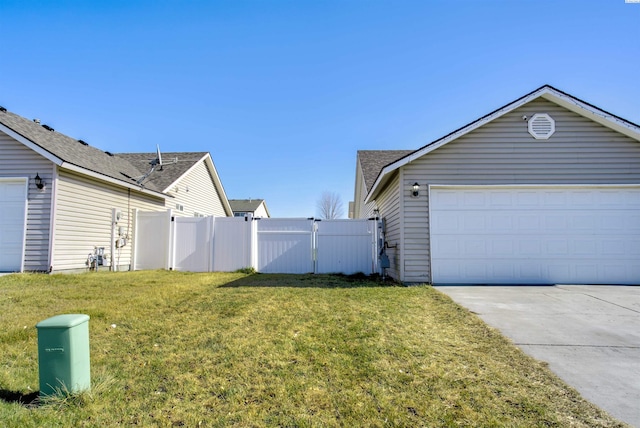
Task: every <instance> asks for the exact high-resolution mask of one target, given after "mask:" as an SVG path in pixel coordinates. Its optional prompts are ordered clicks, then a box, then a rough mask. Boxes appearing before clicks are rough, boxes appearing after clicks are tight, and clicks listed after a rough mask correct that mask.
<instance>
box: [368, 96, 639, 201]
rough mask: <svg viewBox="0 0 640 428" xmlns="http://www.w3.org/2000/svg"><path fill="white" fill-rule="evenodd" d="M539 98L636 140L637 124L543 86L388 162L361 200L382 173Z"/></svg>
mask: <svg viewBox="0 0 640 428" xmlns="http://www.w3.org/2000/svg"><path fill="white" fill-rule="evenodd" d="M540 97H541V98H544V99H545V100H547V101H551V102H553V103H555V104H558V105H560V106H561V107H564V108H566V109H568V110H570V111H573V112H574V113H577V114H579V115H581V116H584V117H587V118H589V119H591V120H593V121H595V122H597V123H599V124H601V125H603V126H606V127H608V128H611V129H613V130H614V131H618V132H620V133H622V134H624V135H626V136H628V137H630V138H633V139H634V140H637V141H640V127H639V126H637V125H634V124H632V123H630V122H627V121H625V120H623V119H619V118H617V117H614V116H613V115H611V114H609V113H607V112H605V111H604V110H601V109H599V108H597V107H593V106H590V105H588V104H586V103H584V102H582V101H580V100H577V99H576V98H574V97H572V96H570V95H566V94H563V93H561V92H559V91H558V90H556V89H554V88H552V87H550V86H548V85H546V86H543V87H542V88H540V89H538V90H536V91H534V92H532V93H531V94H529V95H527V96H524V97H522V98H520V99H518V100H516V101H513V102H512V103H510V104H507V105H506V106H504V107H502V108H501V109H499V110H496V111H494V112H493V113H491V114H489V115H487V116H484V117H483V118H481V119H478V120H476V121H475V122H472V123H470V124H468V125H467V126H465V127H463V128H460V129H459V130H458V131H455V132H453V133H451V134H449V135H447V136H445V137H443V138H441V139H439V140H436V141H434V142H432V143H430V144H428V145H426V146H424V147H423V148H421V149H418V150H416V151H415V152H413V153H411V154H410V155H409V156H407V157H404V158H402V159H400V160H398V161H396V162H394V163H392V164H391V165H388V166H387V167H385V168H384V169H383V170H382V171H380V174H379V175H378V178H377V179H376V182H375V183H374V184H373V186H372V187H371V190H369V193H368V194H367V196H366V198H365V203H369V202H370V201H371V199H373V198H374V197H375V196H376V195H377V194H378V193H379V191H380V189H378V187H379V186H380V185H381V183H382V182H384V181H386V176H387V175H388V174H390V173H391V172H393V171H395V170H396V169H398V168H400V167H402V166H404V165H406V164H408V163H410V162H413V161H414V160H416V159H418V158H420V157H422V156H424V155H426V154H428V153H430V152H432V151H434V150H436V149H438V148H440V147H442V146H444V145H445V144H447V143H449V142H451V141H453V140H456V139H458V138H459V137H461V136H463V135H465V134H468V133H469V132H471V131H474V130H475V129H477V128H479V127H481V126H483V125H485V124H486V123H489V122H491V121H493V120H495V119H497V118H499V117H501V116H503V115H505V114H507V113H509V112H511V111H513V110H515V109H517V108H519V107H521V106H523V105H525V104H527V103H529V102H531V101H533V100H535V99H536V98H540Z"/></svg>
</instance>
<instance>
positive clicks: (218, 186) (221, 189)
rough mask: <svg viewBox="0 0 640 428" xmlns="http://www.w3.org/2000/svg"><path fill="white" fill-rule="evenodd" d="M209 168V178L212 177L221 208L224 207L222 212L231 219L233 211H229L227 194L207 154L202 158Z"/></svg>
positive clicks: (229, 205)
mask: <svg viewBox="0 0 640 428" xmlns="http://www.w3.org/2000/svg"><path fill="white" fill-rule="evenodd" d="M203 159H204V160H205V162H206V164H207V167H208V168H209V172H211V176H212V177H213V182H214V184H215V187H216V189H217V190H218V192H219V194H218V196H219V197H220V199H221V202H222V206H223V207H224V211H225V212H226V213H227V215H228V216H229V217H233V210H232V209H231V204H230V203H229V198H227V192H225V190H224V186H223V185H222V180H220V176H219V175H218V170H217V169H216V166H215V165H214V163H213V159H212V158H211V154H210V153H207V154H206V155H204V158H203Z"/></svg>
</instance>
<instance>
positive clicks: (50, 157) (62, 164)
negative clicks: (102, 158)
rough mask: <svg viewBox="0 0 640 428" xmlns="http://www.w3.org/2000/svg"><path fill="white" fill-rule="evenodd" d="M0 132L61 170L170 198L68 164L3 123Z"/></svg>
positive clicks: (0, 124) (0, 125)
mask: <svg viewBox="0 0 640 428" xmlns="http://www.w3.org/2000/svg"><path fill="white" fill-rule="evenodd" d="M0 131H2V132H4V133H5V134H7V135H8V136H10V137H11V138H13V139H14V140H16V141H18V142H19V143H21V144H24V145H25V146H27V147H28V148H29V149H31V150H33V151H34V152H36V153H38V154H39V155H41V156H42V157H44V158H46V159H48V160H50V161H51V162H53V163H54V164H56V165H57V166H59V167H61V168H64V169H68V170H70V171H74V172H78V173H80V174H84V175H88V176H90V177H93V178H97V179H99V180H102V181H106V182H108V183H111V184H116V185H119V186H123V187H127V188H130V189H133V190H137V191H139V192H142V193H146V194H148V195H151V196H155V197H160V198H162V199H167V197H168V196H167V195H163V194H161V193H159V192H154V191H152V190H148V189H145V188H143V187H140V186H139V185H137V184H133V183H132V184H129V183H127V182H126V181H123V180H118V179H116V178H111V177H109V176H106V175H104V174H100V173H97V172H93V171H91V170H88V169H86V168H83V167H80V166H77V165H74V164H72V163H69V162H66V161H64V160H62V159H60V158H59V157H57V156H55V155H53V154H51V152H48V151H47V150H45V149H43V148H42V147H40V146H39V145H37V144H35V143H34V142H33V141H31V140H29V139H27V138H25V137H23V136H22V135H20V134H18V133H17V132H15V131H14V130H12V129H11V128H8V127H7V126H5V125H3V124H2V123H0Z"/></svg>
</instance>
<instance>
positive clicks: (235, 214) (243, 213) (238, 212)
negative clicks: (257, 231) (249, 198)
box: [233, 211, 247, 217]
mask: <svg viewBox="0 0 640 428" xmlns="http://www.w3.org/2000/svg"><path fill="white" fill-rule="evenodd" d="M246 215H247V213H246V212H244V211H236V212H234V213H233V216H234V217H244V216H246Z"/></svg>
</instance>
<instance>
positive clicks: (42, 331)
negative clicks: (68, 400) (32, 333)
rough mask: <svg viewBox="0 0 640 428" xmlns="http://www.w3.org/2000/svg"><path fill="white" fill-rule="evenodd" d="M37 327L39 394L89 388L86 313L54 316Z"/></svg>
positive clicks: (87, 316)
mask: <svg viewBox="0 0 640 428" xmlns="http://www.w3.org/2000/svg"><path fill="white" fill-rule="evenodd" d="M36 328H37V329H38V363H39V372H40V395H41V396H44V395H51V394H57V393H60V392H62V393H65V392H70V393H72V392H79V391H83V390H87V389H90V388H91V369H90V365H89V315H82V314H66V315H56V316H55V317H51V318H47V319H46V320H44V321H40V322H39V323H38V324H36Z"/></svg>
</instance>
